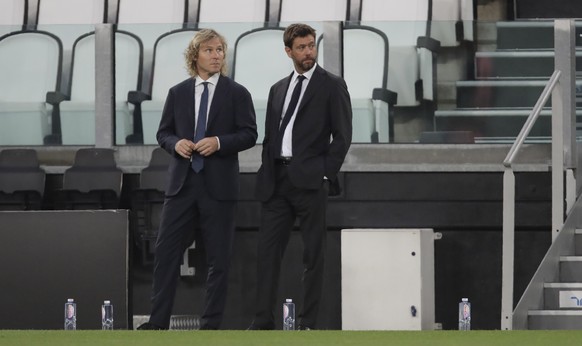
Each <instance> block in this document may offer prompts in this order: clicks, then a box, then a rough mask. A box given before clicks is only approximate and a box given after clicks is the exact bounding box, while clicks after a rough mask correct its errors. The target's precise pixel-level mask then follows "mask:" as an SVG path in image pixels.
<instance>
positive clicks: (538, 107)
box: [503, 70, 562, 167]
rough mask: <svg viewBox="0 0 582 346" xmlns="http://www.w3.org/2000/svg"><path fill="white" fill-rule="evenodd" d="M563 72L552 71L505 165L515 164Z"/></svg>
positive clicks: (504, 161) (504, 162) (508, 154)
mask: <svg viewBox="0 0 582 346" xmlns="http://www.w3.org/2000/svg"><path fill="white" fill-rule="evenodd" d="M561 74H562V72H561V71H559V70H554V73H552V76H551V77H550V80H549V81H548V84H546V86H545V87H544V90H543V91H542V93H541V95H540V97H539V98H538V101H537V102H536V104H535V106H534V108H533V109H532V111H531V113H530V114H529V116H528V117H527V120H526V121H525V124H523V127H522V128H521V131H520V132H519V135H517V137H516V139H515V142H513V145H512V146H511V149H509V152H508V153H507V156H506V157H505V160H503V165H504V166H505V167H511V165H512V164H513V160H514V159H515V156H516V155H517V152H518V151H519V149H520V148H521V146H522V145H523V142H524V141H525V139H526V138H527V135H528V134H529V132H530V131H531V129H532V127H533V126H534V124H535V122H536V120H537V119H538V116H539V115H540V113H541V111H542V108H543V107H544V105H545V104H546V102H548V98H549V97H550V95H552V90H554V87H555V86H556V83H558V80H559V79H560V75H561Z"/></svg>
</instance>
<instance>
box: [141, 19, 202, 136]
mask: <svg viewBox="0 0 582 346" xmlns="http://www.w3.org/2000/svg"><path fill="white" fill-rule="evenodd" d="M196 31H197V30H195V29H180V30H175V31H172V32H169V33H167V34H164V35H162V36H161V37H159V38H158V40H157V41H156V44H155V48H154V61H153V67H152V77H151V80H150V83H151V84H150V86H149V89H150V90H151V100H147V101H144V102H143V103H142V104H141V112H142V121H143V142H144V144H157V143H158V142H157V140H156V133H157V131H158V127H159V124H160V119H161V117H162V110H163V107H164V102H165V100H166V96H167V95H168V90H169V89H170V88H171V87H173V86H174V85H176V84H178V83H180V82H181V81H183V80H185V79H187V78H190V75H189V74H188V71H187V70H186V63H185V60H184V51H185V50H186V48H187V47H188V45H189V44H190V41H191V40H192V37H194V35H195V33H196Z"/></svg>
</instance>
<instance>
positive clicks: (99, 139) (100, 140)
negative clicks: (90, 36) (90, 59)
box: [95, 24, 115, 148]
mask: <svg viewBox="0 0 582 346" xmlns="http://www.w3.org/2000/svg"><path fill="white" fill-rule="evenodd" d="M114 35H115V32H114V30H113V25H112V24H97V25H96V26H95V147H96V148H111V147H112V146H113V145H114V143H115V142H114V138H115V36H114Z"/></svg>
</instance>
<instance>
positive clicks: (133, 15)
mask: <svg viewBox="0 0 582 346" xmlns="http://www.w3.org/2000/svg"><path fill="white" fill-rule="evenodd" d="M186 3H187V1H185V0H119V10H118V11H119V14H118V19H117V22H118V23H119V24H122V23H123V24H130V23H133V24H147V23H184V21H185V20H184V19H185V15H186V9H187V4H186Z"/></svg>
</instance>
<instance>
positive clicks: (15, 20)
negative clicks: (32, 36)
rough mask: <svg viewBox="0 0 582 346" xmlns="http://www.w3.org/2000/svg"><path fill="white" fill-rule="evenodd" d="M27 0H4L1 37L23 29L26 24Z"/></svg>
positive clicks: (0, 22)
mask: <svg viewBox="0 0 582 346" xmlns="http://www.w3.org/2000/svg"><path fill="white" fill-rule="evenodd" d="M27 8H28V1H27V0H3V1H2V11H0V37H1V36H3V35H5V34H7V33H9V32H12V31H19V30H21V29H23V27H24V25H26V21H27V18H26V9H27Z"/></svg>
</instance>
